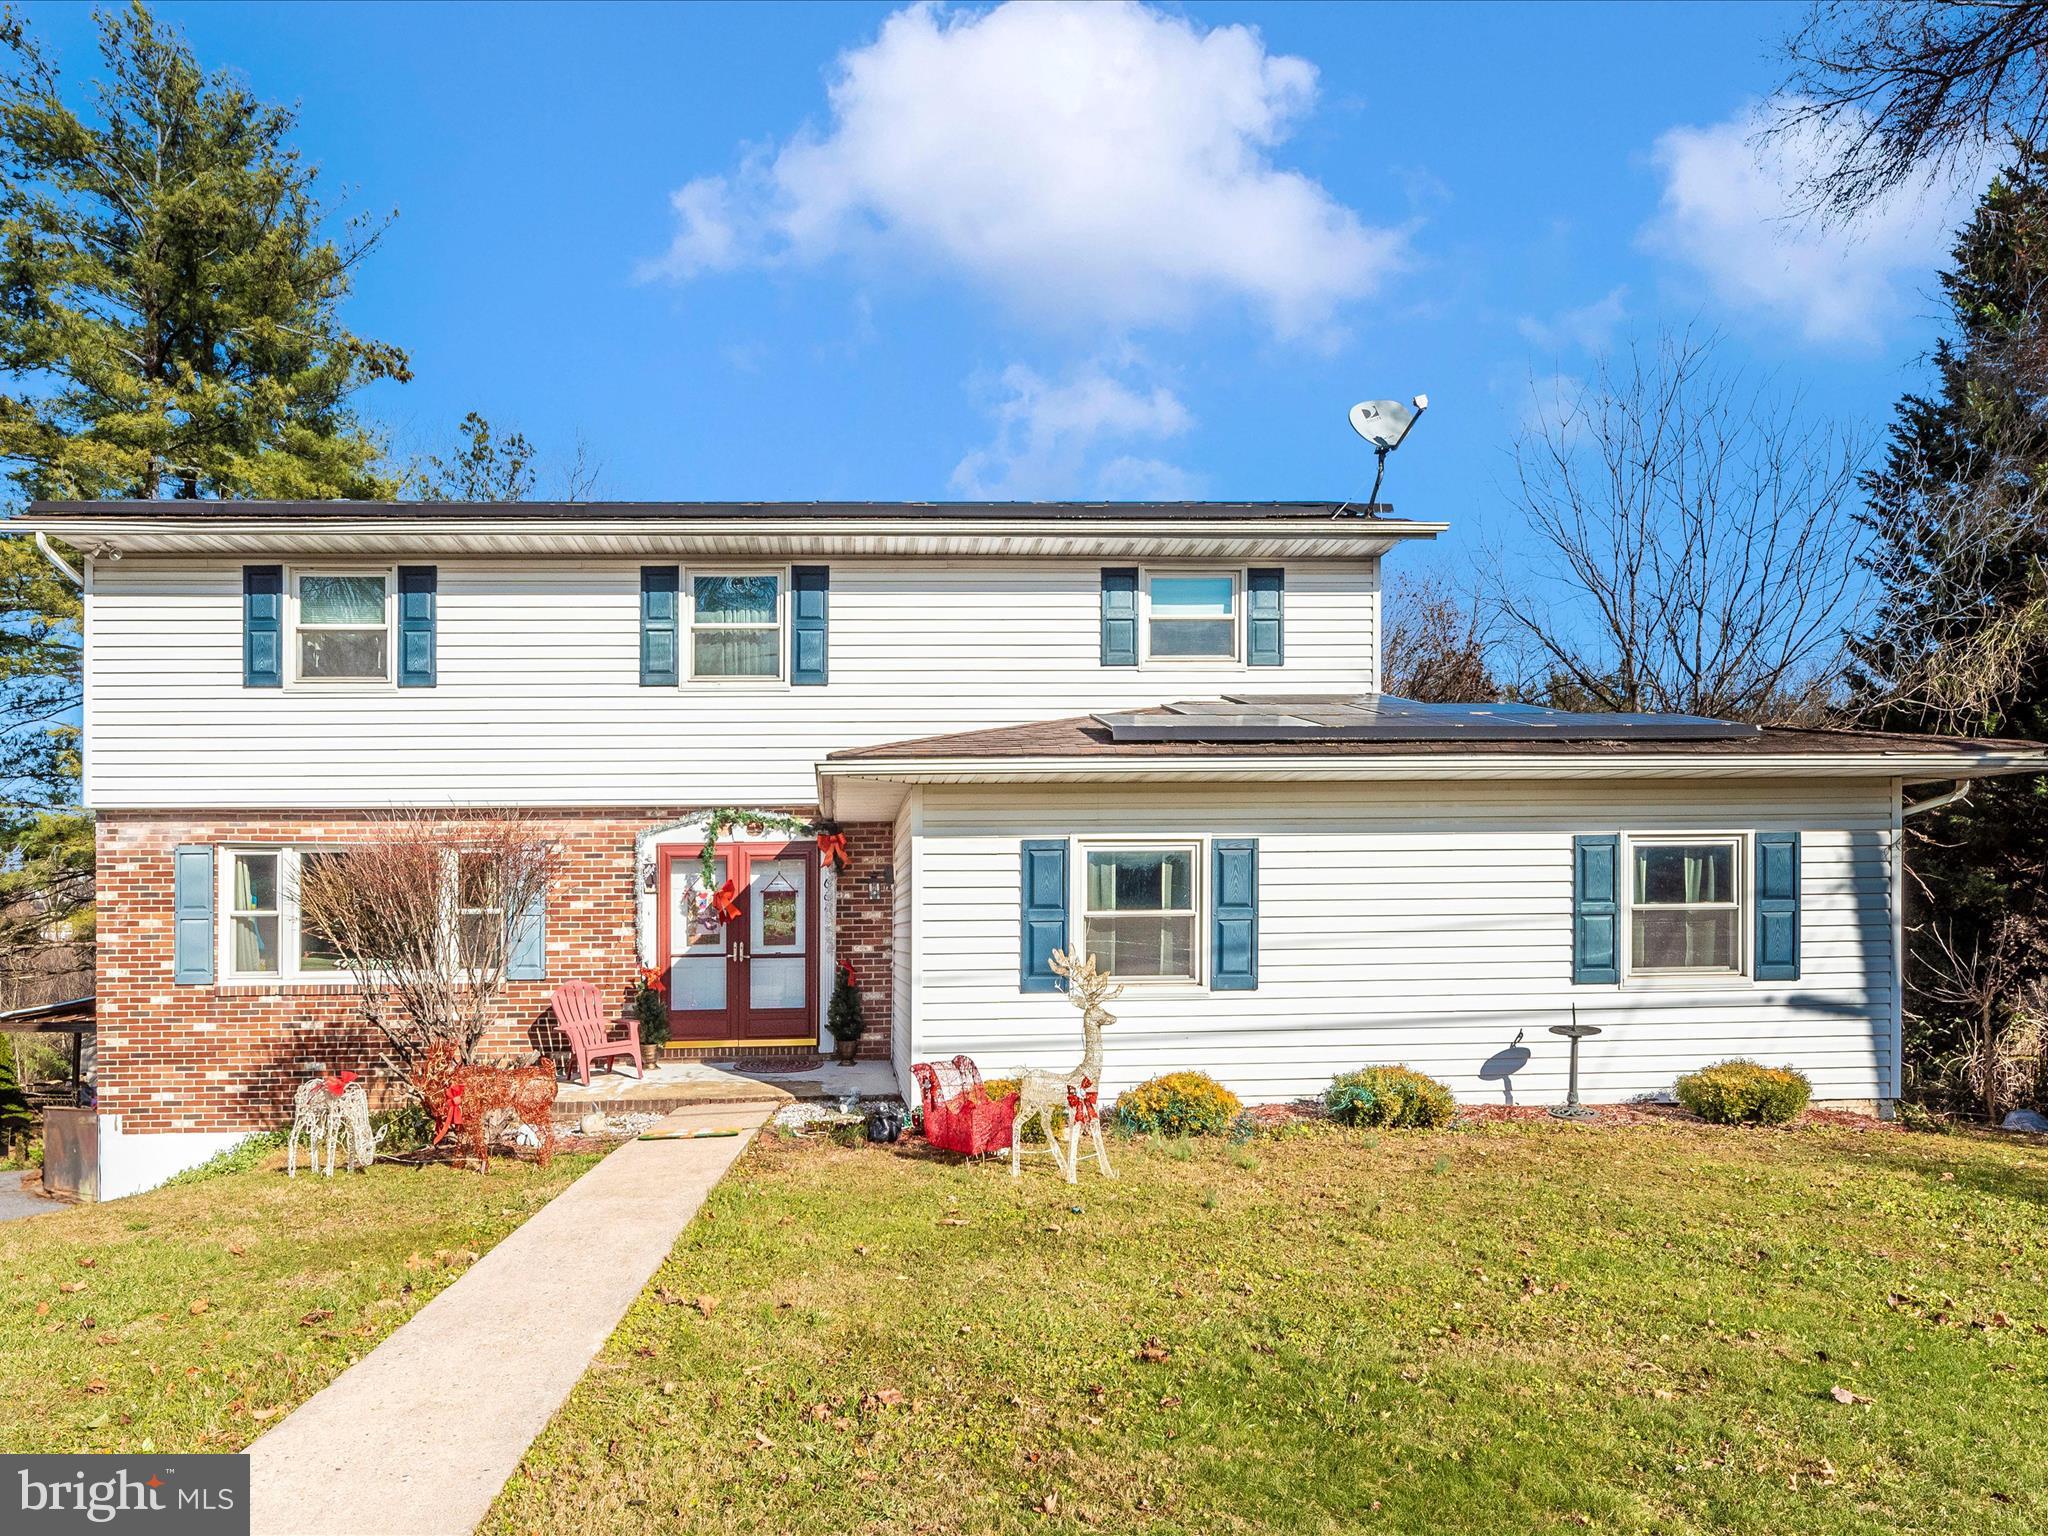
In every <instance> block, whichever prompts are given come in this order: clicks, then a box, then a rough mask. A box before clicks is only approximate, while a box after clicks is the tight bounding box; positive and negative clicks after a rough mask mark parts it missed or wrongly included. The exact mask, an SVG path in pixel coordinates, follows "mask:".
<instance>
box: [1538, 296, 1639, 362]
mask: <svg viewBox="0 0 2048 1536" xmlns="http://www.w3.org/2000/svg"><path fill="white" fill-rule="evenodd" d="M1627 318H1628V288H1627V286H1626V285H1625V284H1624V285H1622V286H1620V287H1616V288H1610V289H1609V290H1608V291H1607V292H1606V293H1605V294H1603V295H1601V296H1600V297H1599V298H1597V299H1595V300H1594V301H1593V302H1592V303H1590V304H1583V305H1581V306H1580V307H1579V308H1577V309H1567V310H1565V311H1563V312H1562V313H1560V314H1556V315H1552V316H1551V317H1550V318H1549V319H1548V320H1543V319H1539V318H1537V317H1536V316H1534V315H1524V316H1523V317H1522V318H1521V319H1520V320H1519V321H1517V322H1516V329H1518V330H1519V331H1521V333H1522V335H1523V336H1524V337H1525V338H1526V339H1527V340H1529V341H1532V342H1534V343H1535V344H1536V345H1537V346H1539V347H1558V348H1563V347H1577V348H1579V349H1580V350H1582V351H1586V352H1603V351H1605V350H1606V348H1607V343H1608V342H1610V341H1612V340H1613V339H1614V332H1615V328H1616V327H1618V326H1619V325H1620V324H1621V322H1622V321H1623V320H1625V319H1627Z"/></svg>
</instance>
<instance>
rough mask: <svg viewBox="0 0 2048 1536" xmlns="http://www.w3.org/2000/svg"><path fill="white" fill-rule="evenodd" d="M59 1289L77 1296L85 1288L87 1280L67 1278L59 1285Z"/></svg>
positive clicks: (68, 1294)
mask: <svg viewBox="0 0 2048 1536" xmlns="http://www.w3.org/2000/svg"><path fill="white" fill-rule="evenodd" d="M57 1289H58V1290H60V1291H62V1292H63V1293H64V1294H65V1295H66V1296H76V1295H77V1294H78V1293H79V1292H80V1291H82V1290H84V1289H85V1282H84V1281H83V1280H66V1281H65V1282H64V1283H63V1284H62V1285H60V1286H58V1287H57Z"/></svg>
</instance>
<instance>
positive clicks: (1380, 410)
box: [1351, 395, 1429, 506]
mask: <svg viewBox="0 0 2048 1536" xmlns="http://www.w3.org/2000/svg"><path fill="white" fill-rule="evenodd" d="M1428 409H1429V396H1427V395H1417V396H1416V397H1415V398H1414V399H1413V400H1412V401H1411V402H1410V403H1409V404H1407V405H1403V404H1402V403H1401V402H1400V401H1398V400H1361V401H1359V402H1358V404H1356V405H1354V406H1353V407H1351V430H1352V431H1354V432H1356V433H1357V434H1358V435H1359V436H1360V437H1362V438H1364V439H1365V440H1366V441H1367V442H1368V443H1371V444H1372V451H1373V453H1374V454H1376V455H1377V456H1378V458H1379V469H1378V471H1377V472H1376V473H1375V474H1374V475H1373V477H1372V498H1371V500H1370V502H1369V503H1368V505H1369V506H1377V505H1378V504H1379V499H1380V482H1381V481H1382V480H1384V479H1386V477H1387V455H1388V454H1390V453H1392V452H1393V451H1394V450H1395V449H1396V448H1398V447H1400V446H1401V444H1402V442H1403V441H1404V440H1405V439H1406V438H1407V436H1408V434H1409V432H1410V431H1411V430H1412V429H1413V428H1414V426H1415V423H1416V422H1418V421H1420V420H1421V419H1422V413H1423V412H1424V411H1426V410H1428Z"/></svg>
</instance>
